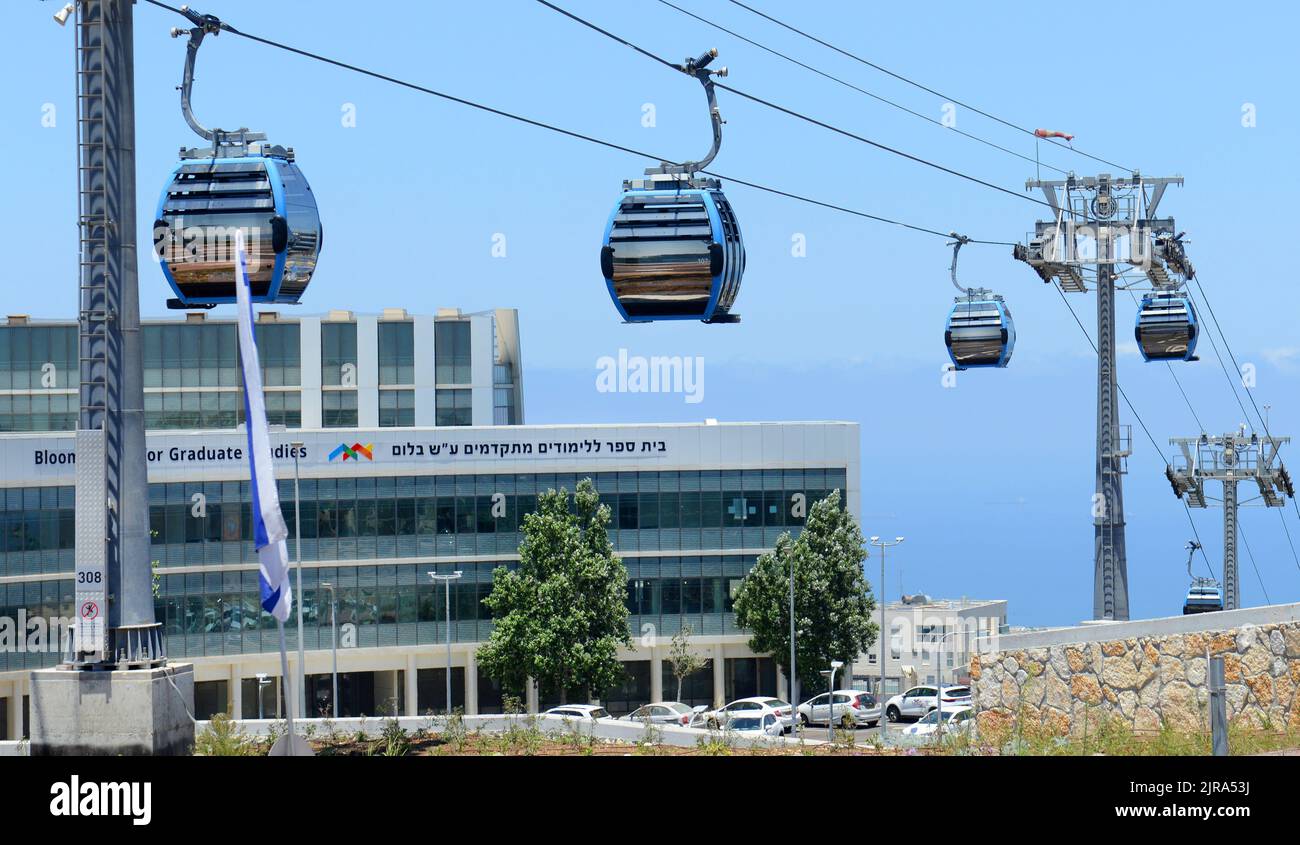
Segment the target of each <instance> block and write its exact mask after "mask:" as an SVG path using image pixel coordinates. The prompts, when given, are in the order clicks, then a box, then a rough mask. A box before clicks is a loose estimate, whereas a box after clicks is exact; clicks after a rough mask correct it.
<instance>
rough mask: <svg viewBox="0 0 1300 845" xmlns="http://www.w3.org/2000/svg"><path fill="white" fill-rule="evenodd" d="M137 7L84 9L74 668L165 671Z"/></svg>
mask: <svg viewBox="0 0 1300 845" xmlns="http://www.w3.org/2000/svg"><path fill="white" fill-rule="evenodd" d="M132 2H133V0H80V3H79V4H78V7H77V11H76V24H75V28H76V78H77V188H78V192H79V201H78V233H79V235H78V236H79V241H80V272H79V278H78V290H77V294H78V322H79V339H78V350H79V351H78V357H79V359H80V360H79V369H80V389H79V405H80V413H79V416H78V420H77V432H76V453H77V472H76V540H75V546H76V552H75V558H76V567H77V571H76V608H75V611H76V613H77V623H76V627H75V629H74V636H73V638H72V642H71V643H70V647H69V650H68V654H67V659H66V663H67V664H70V665H72V666H74V667H77V668H84V669H97V668H119V669H126V668H140V667H147V666H156V665H161V664H162V663H165V652H164V649H163V641H162V630H161V627H160V626H159V625H158V624H157V623H156V621H155V619H154V606H153V584H152V572H151V565H150V557H149V513H148V507H149V482H148V472H147V463H146V452H145V430H144V370H143V360H142V358H141V341H140V303H139V286H138V279H137V256H136V202H135V95H134V83H135V80H134V70H133V63H134V54H133V48H132V37H133V36H132Z"/></svg>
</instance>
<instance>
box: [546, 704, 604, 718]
mask: <svg viewBox="0 0 1300 845" xmlns="http://www.w3.org/2000/svg"><path fill="white" fill-rule="evenodd" d="M542 715H543V716H562V717H564V718H566V719H590V720H592V721H598V720H600V719H613V718H614V717H613V716H611V715H609V711H608V710H606V709H605V708H604V707H601V706H600V705H597V704H561V705H560V706H559V707H552V708H551V709H550V710H547V711H546V712H545V713H543V714H542Z"/></svg>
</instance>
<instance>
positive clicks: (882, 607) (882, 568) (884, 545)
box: [871, 537, 906, 719]
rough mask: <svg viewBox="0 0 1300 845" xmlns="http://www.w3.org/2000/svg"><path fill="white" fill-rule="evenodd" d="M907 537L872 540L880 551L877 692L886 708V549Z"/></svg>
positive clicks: (882, 714) (882, 705)
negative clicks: (878, 682) (878, 669)
mask: <svg viewBox="0 0 1300 845" xmlns="http://www.w3.org/2000/svg"><path fill="white" fill-rule="evenodd" d="M905 539H906V538H905V537H895V538H894V542H892V543H891V542H889V541H888V540H882V539H880V538H879V537H872V538H871V545H873V546H875V547H876V548H878V549H880V589H879V591H878V592H879V594H880V595H879V601H880V689H878V690H876V698H877V699H879V701H880V706H881V708H883V707H884V706H885V549H887V548H889V547H890V546H897V545H898V544H899V543H901V542H903V540H905ZM880 717H881V718H882V719H883V718H884V717H885V714H884V712H883V710H882V712H881V714H880Z"/></svg>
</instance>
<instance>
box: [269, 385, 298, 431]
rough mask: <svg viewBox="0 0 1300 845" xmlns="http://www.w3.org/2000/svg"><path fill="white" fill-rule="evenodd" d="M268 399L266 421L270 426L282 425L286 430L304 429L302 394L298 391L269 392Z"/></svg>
mask: <svg viewBox="0 0 1300 845" xmlns="http://www.w3.org/2000/svg"><path fill="white" fill-rule="evenodd" d="M264 395H265V397H266V421H267V423H268V424H269V425H282V426H284V427H285V428H301V427H302V394H301V393H299V392H298V391H296V390H268V391H265V393H264Z"/></svg>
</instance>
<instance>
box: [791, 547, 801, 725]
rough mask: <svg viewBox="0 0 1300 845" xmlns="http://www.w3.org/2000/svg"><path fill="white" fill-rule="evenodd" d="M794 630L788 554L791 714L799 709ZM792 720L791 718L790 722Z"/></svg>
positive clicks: (792, 558) (792, 588) (792, 595)
mask: <svg viewBox="0 0 1300 845" xmlns="http://www.w3.org/2000/svg"><path fill="white" fill-rule="evenodd" d="M794 646H795V630H794V556H793V555H791V556H790V713H791V715H792V716H793V715H794V714H796V713H798V711H799V690H798V689H797V687H798V683H799V682H798V680H797V678H798V677H799V675H798V671H799V670H798V668H797V667H796V665H795V657H794ZM793 723H794V720H793V719H792V720H791V724H793Z"/></svg>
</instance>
